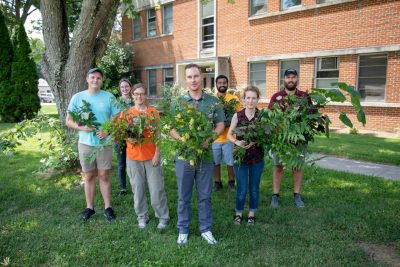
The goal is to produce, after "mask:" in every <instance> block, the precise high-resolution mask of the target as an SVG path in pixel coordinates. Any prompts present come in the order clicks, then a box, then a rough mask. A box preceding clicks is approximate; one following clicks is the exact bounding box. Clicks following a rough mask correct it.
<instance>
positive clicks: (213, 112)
mask: <svg viewBox="0 0 400 267" xmlns="http://www.w3.org/2000/svg"><path fill="white" fill-rule="evenodd" d="M180 101H183V102H185V103H187V104H189V105H192V106H195V107H196V106H197V108H196V109H197V110H198V111H200V112H202V113H204V114H205V115H207V116H208V117H209V118H210V119H212V120H213V123H214V124H215V123H218V122H224V121H225V114H224V109H223V108H222V106H221V104H220V103H219V100H218V98H216V97H215V96H212V95H209V94H207V93H204V92H203V94H202V95H201V97H200V99H198V100H195V99H193V98H192V97H191V96H190V94H189V92H187V93H185V94H184V95H183V96H180V97H179V98H178V99H177V100H175V101H174V102H173V103H172V105H171V112H172V113H175V110H176V109H177V108H179V109H183V107H181V106H180V105H179V102H180Z"/></svg>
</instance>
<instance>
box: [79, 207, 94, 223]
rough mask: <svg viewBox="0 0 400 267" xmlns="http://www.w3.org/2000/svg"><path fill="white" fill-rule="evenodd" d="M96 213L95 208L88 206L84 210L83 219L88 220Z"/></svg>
mask: <svg viewBox="0 0 400 267" xmlns="http://www.w3.org/2000/svg"><path fill="white" fill-rule="evenodd" d="M95 214H96V212H95V211H94V210H92V209H89V208H86V209H85V210H84V212H82V215H81V221H87V220H89V219H90V217H92V216H93V215H95Z"/></svg>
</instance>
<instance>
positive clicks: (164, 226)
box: [157, 220, 168, 230]
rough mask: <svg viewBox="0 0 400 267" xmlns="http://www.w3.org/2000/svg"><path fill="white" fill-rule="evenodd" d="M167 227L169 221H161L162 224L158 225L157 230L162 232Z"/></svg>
mask: <svg viewBox="0 0 400 267" xmlns="http://www.w3.org/2000/svg"><path fill="white" fill-rule="evenodd" d="M167 226H168V221H161V220H160V222H159V223H158V225H157V229H160V230H162V229H165V228H167Z"/></svg>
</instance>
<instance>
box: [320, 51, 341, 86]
mask: <svg viewBox="0 0 400 267" xmlns="http://www.w3.org/2000/svg"><path fill="white" fill-rule="evenodd" d="M325 58H336V69H321V64H320V62H319V61H320V60H322V59H325ZM339 61H340V59H339V57H317V58H315V66H316V68H315V74H314V87H315V88H318V87H317V83H318V80H332V79H336V78H317V74H318V72H319V71H338V77H337V80H338V82H339V75H340V69H339V64H340V62H339ZM333 88H337V86H336V87H329V88H320V89H333Z"/></svg>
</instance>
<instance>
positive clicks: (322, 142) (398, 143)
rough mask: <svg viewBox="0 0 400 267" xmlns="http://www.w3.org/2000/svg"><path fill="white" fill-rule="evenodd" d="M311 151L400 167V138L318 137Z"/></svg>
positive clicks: (365, 136) (349, 135) (358, 135)
mask: <svg viewBox="0 0 400 267" xmlns="http://www.w3.org/2000/svg"><path fill="white" fill-rule="evenodd" d="M310 150H311V151H312V152H320V153H324V154H329V155H337V156H339V157H346V158H350V159H358V160H365V161H371V162H381V163H389V164H394V165H400V138H381V137H375V136H369V135H360V134H357V135H352V134H331V135H330V138H326V137H324V136H318V137H316V138H315V142H314V143H310Z"/></svg>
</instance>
